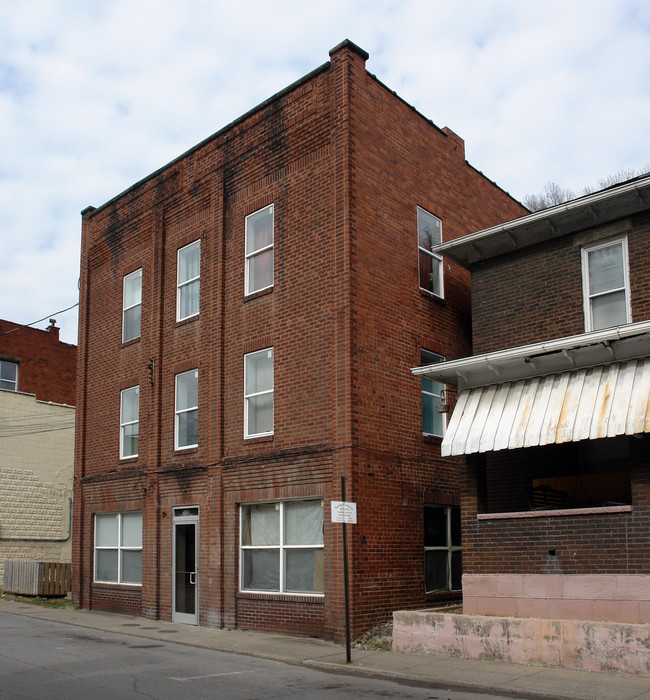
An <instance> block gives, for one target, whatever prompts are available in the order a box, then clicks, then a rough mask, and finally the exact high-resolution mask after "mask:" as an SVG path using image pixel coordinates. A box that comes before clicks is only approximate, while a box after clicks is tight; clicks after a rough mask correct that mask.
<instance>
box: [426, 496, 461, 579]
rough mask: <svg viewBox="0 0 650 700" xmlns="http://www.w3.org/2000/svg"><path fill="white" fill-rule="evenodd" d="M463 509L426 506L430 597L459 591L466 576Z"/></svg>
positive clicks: (427, 577) (427, 576)
mask: <svg viewBox="0 0 650 700" xmlns="http://www.w3.org/2000/svg"><path fill="white" fill-rule="evenodd" d="M462 557H463V553H462V550H461V544H460V508H457V507H453V506H424V581H425V587H426V592H427V593H433V592H435V591H459V590H460V589H461V579H462V574H463V559H462Z"/></svg>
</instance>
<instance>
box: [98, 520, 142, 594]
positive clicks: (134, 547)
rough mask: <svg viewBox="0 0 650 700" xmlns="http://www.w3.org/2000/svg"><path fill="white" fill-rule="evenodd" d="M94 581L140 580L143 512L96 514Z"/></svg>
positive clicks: (122, 581)
mask: <svg viewBox="0 0 650 700" xmlns="http://www.w3.org/2000/svg"><path fill="white" fill-rule="evenodd" d="M95 581H98V582H102V583H130V584H138V585H140V584H142V513H141V512H140V511H133V512H130V513H97V514H96V515H95Z"/></svg>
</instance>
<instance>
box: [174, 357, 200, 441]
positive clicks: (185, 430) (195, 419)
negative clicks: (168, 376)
mask: <svg viewBox="0 0 650 700" xmlns="http://www.w3.org/2000/svg"><path fill="white" fill-rule="evenodd" d="M175 413H176V417H175V428H174V447H175V449H177V450H183V449H185V448H187V447H196V446H197V445H198V444H199V370H198V369H192V370H190V371H189V372H183V373H182V374H177V375H176V411H175Z"/></svg>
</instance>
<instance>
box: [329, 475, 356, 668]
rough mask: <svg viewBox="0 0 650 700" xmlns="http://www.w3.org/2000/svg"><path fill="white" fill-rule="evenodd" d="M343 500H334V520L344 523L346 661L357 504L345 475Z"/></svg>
mask: <svg viewBox="0 0 650 700" xmlns="http://www.w3.org/2000/svg"><path fill="white" fill-rule="evenodd" d="M341 498H342V499H343V500H342V501H332V522H333V523H342V524H343V588H344V590H345V663H346V664H349V663H350V661H351V657H350V585H349V571H348V523H352V524H354V523H356V522H357V504H356V503H349V502H348V501H346V500H345V477H344V476H342V477H341Z"/></svg>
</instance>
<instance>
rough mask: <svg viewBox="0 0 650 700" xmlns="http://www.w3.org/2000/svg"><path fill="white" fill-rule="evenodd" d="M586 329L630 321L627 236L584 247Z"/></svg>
mask: <svg viewBox="0 0 650 700" xmlns="http://www.w3.org/2000/svg"><path fill="white" fill-rule="evenodd" d="M582 281H583V290H584V302H585V330H587V331H596V330H598V329H599V328H610V327H611V326H620V325H623V324H625V323H630V321H631V318H632V314H631V312H630V292H629V280H628V258H627V238H621V239H620V240H617V241H614V242H611V241H610V242H609V243H601V244H599V245H594V246H590V247H588V248H583V249H582Z"/></svg>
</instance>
